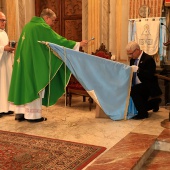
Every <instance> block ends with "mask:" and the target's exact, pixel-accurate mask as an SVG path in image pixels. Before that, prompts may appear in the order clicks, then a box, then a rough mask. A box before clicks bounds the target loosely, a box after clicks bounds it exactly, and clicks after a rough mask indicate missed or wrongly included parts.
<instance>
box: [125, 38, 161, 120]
mask: <svg viewBox="0 0 170 170" xmlns="http://www.w3.org/2000/svg"><path fill="white" fill-rule="evenodd" d="M126 51H127V55H128V57H129V58H130V66H131V67H132V69H133V78H132V79H133V82H132V88H131V93H130V95H131V97H132V99H133V102H134V105H135V107H136V109H137V111H138V114H137V115H136V116H135V117H134V119H144V118H148V111H149V110H153V111H154V112H156V111H158V110H159V103H160V102H161V98H160V95H161V94H162V91H161V89H160V87H159V84H158V79H157V77H156V76H155V75H154V74H155V71H156V63H155V60H154V59H153V57H152V56H150V55H148V54H146V53H145V52H144V51H142V50H141V49H140V46H139V44H137V43H136V42H134V41H132V42H129V43H128V44H127V46H126Z"/></svg>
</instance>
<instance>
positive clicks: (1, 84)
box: [0, 12, 14, 117]
mask: <svg viewBox="0 0 170 170" xmlns="http://www.w3.org/2000/svg"><path fill="white" fill-rule="evenodd" d="M6 22H7V20H6V16H5V14H4V13H2V12H0V117H2V116H3V115H7V114H12V113H13V112H12V111H10V109H9V102H8V92H9V86H10V81H11V74H12V65H13V53H12V52H13V51H14V48H12V47H10V46H9V39H8V35H7V33H6V32H5V26H6Z"/></svg>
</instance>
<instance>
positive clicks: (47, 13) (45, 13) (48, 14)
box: [40, 8, 56, 26]
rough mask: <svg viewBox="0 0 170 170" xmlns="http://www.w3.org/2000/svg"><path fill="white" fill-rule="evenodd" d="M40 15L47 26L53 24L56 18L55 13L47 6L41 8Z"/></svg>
mask: <svg viewBox="0 0 170 170" xmlns="http://www.w3.org/2000/svg"><path fill="white" fill-rule="evenodd" d="M40 17H42V18H43V19H44V21H45V22H46V23H47V24H48V25H49V26H53V25H54V23H55V20H56V14H55V13H54V12H53V11H52V10H51V9H49V8H46V9H43V10H42V12H41V14H40Z"/></svg>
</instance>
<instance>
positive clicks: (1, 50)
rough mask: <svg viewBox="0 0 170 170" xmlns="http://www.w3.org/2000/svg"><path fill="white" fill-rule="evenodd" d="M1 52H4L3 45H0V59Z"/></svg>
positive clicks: (0, 56)
mask: <svg viewBox="0 0 170 170" xmlns="http://www.w3.org/2000/svg"><path fill="white" fill-rule="evenodd" d="M3 53H4V46H0V60H1V58H2V55H3Z"/></svg>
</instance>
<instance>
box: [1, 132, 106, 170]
mask: <svg viewBox="0 0 170 170" xmlns="http://www.w3.org/2000/svg"><path fill="white" fill-rule="evenodd" d="M105 149H106V148H105V147H101V146H94V145H87V144H81V143H75V142H69V141H63V140H58V139H50V138H44V137H39V136H32V135H26V134H22V133H14V132H7V131H0V169H1V170H81V169H82V168H83V167H85V166H86V165H87V164H88V163H90V162H91V161H92V160H93V159H95V158H96V157H97V156H98V155H99V154H101V153H102V152H103V151H104V150H105Z"/></svg>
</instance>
